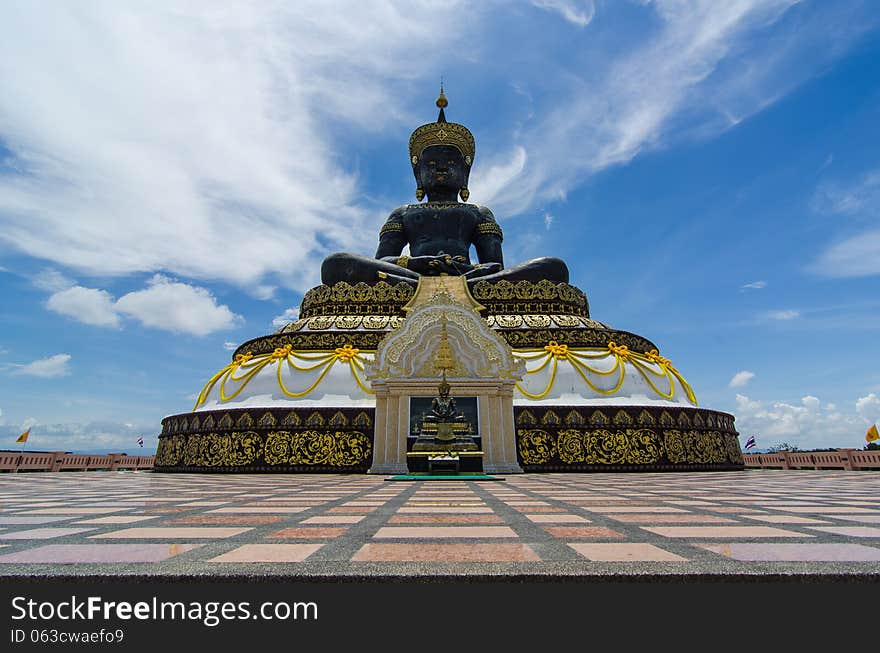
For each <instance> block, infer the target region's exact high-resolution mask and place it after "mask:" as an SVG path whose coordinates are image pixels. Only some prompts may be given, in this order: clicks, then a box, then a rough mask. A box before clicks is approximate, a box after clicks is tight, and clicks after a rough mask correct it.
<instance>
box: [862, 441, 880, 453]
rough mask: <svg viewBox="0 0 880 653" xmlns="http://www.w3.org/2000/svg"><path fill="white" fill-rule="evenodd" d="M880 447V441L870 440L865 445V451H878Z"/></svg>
mask: <svg viewBox="0 0 880 653" xmlns="http://www.w3.org/2000/svg"><path fill="white" fill-rule="evenodd" d="M878 449H880V443H878V442H869V443H868V444H866V445H865V451H877V450H878Z"/></svg>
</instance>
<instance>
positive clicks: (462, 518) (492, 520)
mask: <svg viewBox="0 0 880 653" xmlns="http://www.w3.org/2000/svg"><path fill="white" fill-rule="evenodd" d="M388 523H389V524H500V523H501V517H499V516H498V515H434V514H429V515H428V514H426V515H391V517H389V518H388Z"/></svg>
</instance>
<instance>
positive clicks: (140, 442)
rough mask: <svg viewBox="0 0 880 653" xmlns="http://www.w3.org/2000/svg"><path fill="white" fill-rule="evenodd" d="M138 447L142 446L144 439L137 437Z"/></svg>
mask: <svg viewBox="0 0 880 653" xmlns="http://www.w3.org/2000/svg"><path fill="white" fill-rule="evenodd" d="M138 446H141V447H142V446H144V439H143V438H142V437H141V436H138Z"/></svg>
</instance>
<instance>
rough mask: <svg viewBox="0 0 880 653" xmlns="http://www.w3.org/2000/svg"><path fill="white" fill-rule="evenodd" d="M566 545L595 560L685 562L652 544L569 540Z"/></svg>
mask: <svg viewBox="0 0 880 653" xmlns="http://www.w3.org/2000/svg"><path fill="white" fill-rule="evenodd" d="M568 546H570V547H571V548H572V549H574V550H575V551H577V552H578V553H580V554H581V555H582V556H584V557H585V558H586V559H587V560H593V561H595V562H686V561H687V558H682V557H681V556H679V555H676V554H674V553H670V552H669V551H666V550H664V549H661V548H660V547H657V546H654V545H653V544H642V543H638V542H632V543H625V542H624V543H619V544H618V543H614V544H603V543H581V542H569V544H568Z"/></svg>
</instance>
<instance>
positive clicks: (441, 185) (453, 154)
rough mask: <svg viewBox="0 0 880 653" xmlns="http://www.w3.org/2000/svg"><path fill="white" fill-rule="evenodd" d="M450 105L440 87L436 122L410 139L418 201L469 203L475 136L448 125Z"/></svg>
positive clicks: (460, 128)
mask: <svg viewBox="0 0 880 653" xmlns="http://www.w3.org/2000/svg"><path fill="white" fill-rule="evenodd" d="M448 104H449V102H448V101H447V100H446V96H445V95H444V94H443V87H442V86H441V87H440V97H438V98H437V106H438V107H440V115H439V116H438V117H437V122H431V123H428V124H426V125H422V126H421V127H418V128H417V129H416V130H415V131H414V132H413V133H412V136H411V137H410V139H409V155H410V163H412V167H413V174H414V175H415V177H416V182H417V183H418V187H417V189H416V198H417V199H418V200H419V201H421V200H422V198H424V196H425V195H427V196H428V199H429V200H431V199H440V200H455V198H456V196H458V195H461V198H462V199H463V200H464V201H467V198H468V196H469V194H470V193H469V191H468V188H467V184H468V177H469V176H470V172H471V165H473V161H474V152H475V149H476V146H475V143H474V137H473V134H471V132H470V130H468V128H467V127H465V126H464V125H459V124H457V123H454V122H446V115H445V113H444V112H443V109H444V108H445V107H446V106H447V105H448Z"/></svg>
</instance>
